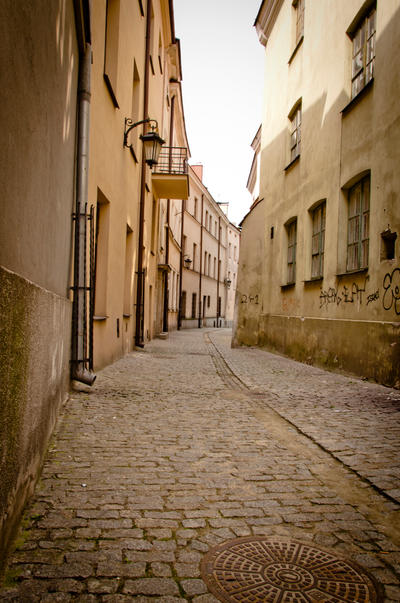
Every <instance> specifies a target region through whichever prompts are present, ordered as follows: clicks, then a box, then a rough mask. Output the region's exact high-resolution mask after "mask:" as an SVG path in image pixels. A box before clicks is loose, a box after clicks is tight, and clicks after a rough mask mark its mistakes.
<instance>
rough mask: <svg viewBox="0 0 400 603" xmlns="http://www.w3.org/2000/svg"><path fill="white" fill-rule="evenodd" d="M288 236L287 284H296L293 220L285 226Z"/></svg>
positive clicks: (295, 228) (295, 225)
mask: <svg viewBox="0 0 400 603" xmlns="http://www.w3.org/2000/svg"><path fill="white" fill-rule="evenodd" d="M286 229H287V235H288V253H287V283H288V285H289V284H292V283H294V282H296V243H297V220H293V221H292V222H290V224H288V225H287V226H286Z"/></svg>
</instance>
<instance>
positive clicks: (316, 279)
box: [303, 276, 324, 285]
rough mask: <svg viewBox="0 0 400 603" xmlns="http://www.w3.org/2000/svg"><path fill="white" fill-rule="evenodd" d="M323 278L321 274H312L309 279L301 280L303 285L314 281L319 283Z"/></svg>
mask: <svg viewBox="0 0 400 603" xmlns="http://www.w3.org/2000/svg"><path fill="white" fill-rule="evenodd" d="M323 280H324V277H323V276H313V277H312V278H309V279H307V280H305V281H303V283H304V284H305V285H312V284H314V283H320V282H321V281H323Z"/></svg>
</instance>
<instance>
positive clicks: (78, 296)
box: [71, 44, 96, 385]
mask: <svg viewBox="0 0 400 603" xmlns="http://www.w3.org/2000/svg"><path fill="white" fill-rule="evenodd" d="M91 61H92V49H91V46H90V44H86V48H85V52H84V54H83V55H82V56H81V58H80V64H79V84H78V142H77V158H76V209H75V262H74V287H73V289H74V301H73V310H72V312H73V320H72V324H73V328H72V363H71V378H72V379H75V380H76V381H80V382H81V383H85V384H87V385H93V383H94V381H95V379H96V375H95V374H94V373H93V371H91V370H89V369H88V368H87V366H86V365H87V358H86V356H87V341H86V339H87V325H86V315H87V307H86V306H87V299H86V298H87V286H86V253H87V245H86V223H87V199H88V172H89V117H90V96H91V93H90V75H91Z"/></svg>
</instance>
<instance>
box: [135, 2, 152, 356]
mask: <svg viewBox="0 0 400 603" xmlns="http://www.w3.org/2000/svg"><path fill="white" fill-rule="evenodd" d="M146 11H147V12H146V42H145V59H144V61H145V62H144V82H143V87H144V92H143V119H147V118H148V115H147V114H148V109H149V63H150V24H151V0H147V8H146ZM145 199H146V161H145V156H144V152H143V149H142V161H141V176H140V202H139V235H138V261H137V289H136V327H135V345H136V346H138V347H141V348H143V347H144V341H143V336H142V332H141V317H142V313H141V312H142V297H143V290H144V282H143V281H144V278H143V277H144V271H143V237H144V205H145ZM143 322H144V304H143Z"/></svg>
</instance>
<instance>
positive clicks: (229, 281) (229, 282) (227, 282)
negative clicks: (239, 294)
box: [224, 278, 232, 289]
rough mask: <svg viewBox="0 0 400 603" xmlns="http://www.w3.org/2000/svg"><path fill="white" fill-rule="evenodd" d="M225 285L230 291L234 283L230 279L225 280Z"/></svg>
mask: <svg viewBox="0 0 400 603" xmlns="http://www.w3.org/2000/svg"><path fill="white" fill-rule="evenodd" d="M224 283H225V285H226V287H227V288H228V289H229V287H230V286H231V283H232V281H231V279H230V278H226V279H225V280H224Z"/></svg>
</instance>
